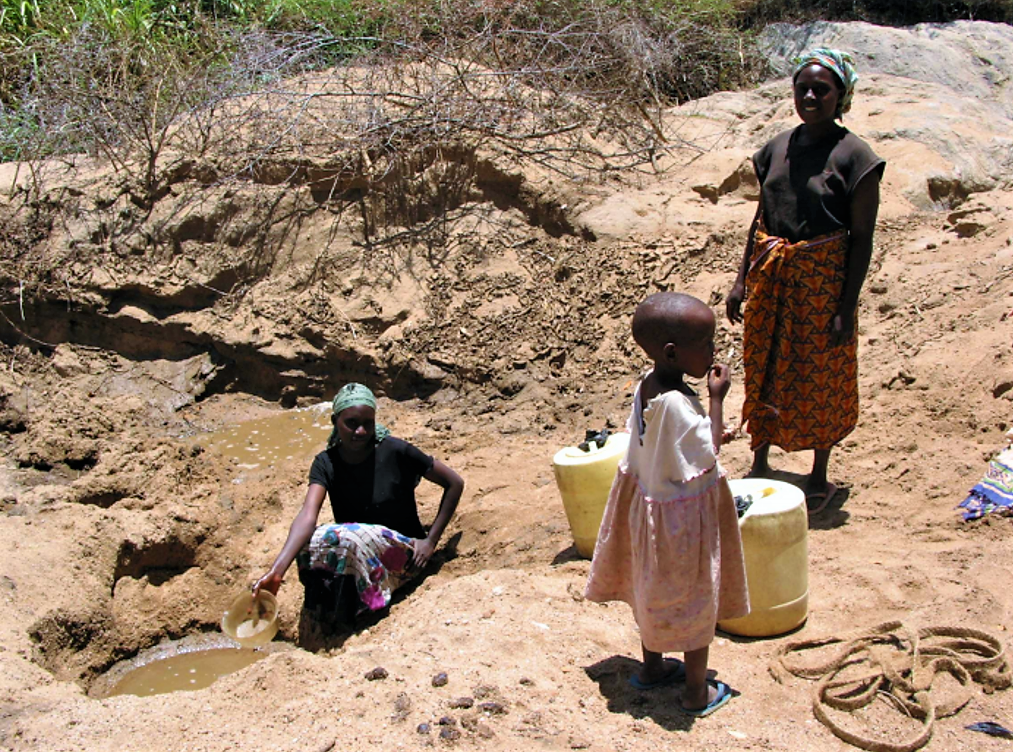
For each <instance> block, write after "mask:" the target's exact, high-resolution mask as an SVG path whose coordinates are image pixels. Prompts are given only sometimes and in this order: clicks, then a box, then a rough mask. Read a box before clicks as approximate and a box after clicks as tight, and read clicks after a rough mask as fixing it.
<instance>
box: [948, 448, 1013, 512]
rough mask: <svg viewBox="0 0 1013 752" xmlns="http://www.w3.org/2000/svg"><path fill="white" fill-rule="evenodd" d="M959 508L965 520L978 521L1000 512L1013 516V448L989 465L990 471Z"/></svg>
mask: <svg viewBox="0 0 1013 752" xmlns="http://www.w3.org/2000/svg"><path fill="white" fill-rule="evenodd" d="M957 506H958V508H963V510H964V511H963V512H962V513H961V514H962V515H963V517H964V519H965V520H976V519H978V518H979V517H984V516H985V515H986V514H989V513H990V512H994V511H996V510H999V511H1000V512H1001V513H1003V514H1013V448H1010V449H1006V450H1004V451H1002V452H1001V453H1000V454H999V455H998V456H997V457H995V458H994V459H992V461H991V462H989V463H988V470H986V471H985V477H984V478H982V479H981V480H980V481H979V482H978V483H977V484H976V485H975V486H974V488H972V489H971V493H970V495H968V497H967V498H966V499H964V500H963V501H962V502H960V504H958V505H957Z"/></svg>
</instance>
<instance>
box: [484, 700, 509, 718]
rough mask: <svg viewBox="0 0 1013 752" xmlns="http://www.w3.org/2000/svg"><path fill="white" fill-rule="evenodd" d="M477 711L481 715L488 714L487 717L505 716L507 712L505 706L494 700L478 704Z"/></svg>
mask: <svg viewBox="0 0 1013 752" xmlns="http://www.w3.org/2000/svg"><path fill="white" fill-rule="evenodd" d="M478 709H479V710H481V711H482V712H483V713H488V714H489V715H506V712H507V709H506V706H505V705H504V704H503V703H501V702H496V701H495V700H490V701H489V702H480V703H479V704H478Z"/></svg>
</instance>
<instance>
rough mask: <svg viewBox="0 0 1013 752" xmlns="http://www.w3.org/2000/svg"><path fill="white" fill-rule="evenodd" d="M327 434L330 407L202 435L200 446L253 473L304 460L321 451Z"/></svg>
mask: <svg viewBox="0 0 1013 752" xmlns="http://www.w3.org/2000/svg"><path fill="white" fill-rule="evenodd" d="M330 434H331V404H330V403H329V402H322V403H320V404H319V405H313V406H312V407H305V408H299V409H296V410H289V411H286V412H284V413H279V414H277V415H270V416H268V417H266V418H257V419H256V420H249V421H245V422H243V423H237V424H235V425H232V426H229V427H228V428H224V429H222V430H220V431H215V432H213V433H209V434H205V435H203V436H200V437H198V438H197V439H196V442H197V443H198V444H200V445H201V446H204V447H206V448H208V449H212V450H214V451H215V452H218V453H219V454H223V455H225V456H226V457H231V458H232V459H234V460H236V462H237V464H238V465H239V467H241V468H243V469H245V470H255V469H258V468H263V467H266V466H268V465H270V464H272V463H274V462H278V461H283V460H286V461H287V460H293V459H308V458H311V457H313V456H314V455H315V454H316V453H317V452H319V451H320V450H321V449H323V448H324V446H325V444H326V442H327V437H328V436H330Z"/></svg>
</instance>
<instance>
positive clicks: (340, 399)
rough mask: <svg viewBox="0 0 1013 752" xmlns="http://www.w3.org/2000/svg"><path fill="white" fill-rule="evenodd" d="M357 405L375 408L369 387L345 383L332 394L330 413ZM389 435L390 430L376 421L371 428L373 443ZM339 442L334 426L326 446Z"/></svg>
mask: <svg viewBox="0 0 1013 752" xmlns="http://www.w3.org/2000/svg"><path fill="white" fill-rule="evenodd" d="M358 405H365V406H366V407H371V408H373V409H374V410H376V397H375V396H374V395H373V392H371V391H370V390H369V387H367V386H364V385H363V384H356V383H354V382H353V383H351V384H345V385H344V386H343V387H341V388H340V389H339V390H338V393H337V394H335V395H334V401H333V402H332V403H331V414H332V415H335V416H337V415H338V414H340V413H341V412H342V411H343V410H347V409H348V408H350V407H357V406H358ZM388 436H390V431H389V430H388V429H387V427H386V426H384V425H381V424H380V423H377V424H376V425H375V427H374V428H373V443H374V444H379V443H380V442H381V441H383V440H384V439H386V438H387V437H388ZM339 443H341V438H340V436H339V435H338V427H337V426H334V430H333V431H331V436H330V438H329V439H327V448H328V449H330V448H331V447H333V446H337V445H338V444H339Z"/></svg>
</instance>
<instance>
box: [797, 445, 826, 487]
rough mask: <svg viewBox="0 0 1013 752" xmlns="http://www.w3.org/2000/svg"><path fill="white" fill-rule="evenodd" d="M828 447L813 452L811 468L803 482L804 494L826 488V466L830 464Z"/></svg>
mask: <svg viewBox="0 0 1013 752" xmlns="http://www.w3.org/2000/svg"><path fill="white" fill-rule="evenodd" d="M830 452H831V450H830V449H817V450H816V451H815V452H813V470H812V472H811V473H809V478H808V479H807V480H806V482H805V489H804V490H805V493H806V496H809V495H811V494H819V493H824V492H826V490H827V486H828V484H827V467H828V465H829V464H830Z"/></svg>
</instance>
